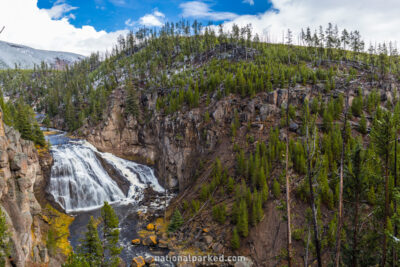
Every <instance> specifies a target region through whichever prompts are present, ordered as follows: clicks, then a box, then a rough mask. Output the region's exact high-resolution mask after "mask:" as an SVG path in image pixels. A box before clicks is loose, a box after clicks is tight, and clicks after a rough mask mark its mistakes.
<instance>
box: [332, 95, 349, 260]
mask: <svg viewBox="0 0 400 267" xmlns="http://www.w3.org/2000/svg"><path fill="white" fill-rule="evenodd" d="M348 108H349V93H348V91H347V96H346V110H345V114H344V123H343V129H342V140H343V142H342V153H341V156H340V181H339V203H338V205H339V207H338V224H337V231H336V256H335V266H336V267H339V265H340V243H341V239H340V236H341V235H340V233H341V232H342V218H343V165H344V150H345V148H346V124H347V112H348Z"/></svg>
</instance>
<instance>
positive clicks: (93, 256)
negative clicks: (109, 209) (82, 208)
mask: <svg viewBox="0 0 400 267" xmlns="http://www.w3.org/2000/svg"><path fill="white" fill-rule="evenodd" d="M78 251H79V255H82V256H83V257H84V258H85V259H86V261H87V263H89V265H90V266H91V267H98V266H101V264H102V259H103V247H102V244H101V241H100V237H99V233H98V231H97V222H96V221H95V219H94V218H93V216H92V217H90V220H89V223H88V225H87V231H86V233H85V238H84V239H83V240H82V243H81V245H80V246H79V247H78Z"/></svg>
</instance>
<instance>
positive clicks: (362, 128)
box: [358, 114, 367, 134]
mask: <svg viewBox="0 0 400 267" xmlns="http://www.w3.org/2000/svg"><path fill="white" fill-rule="evenodd" d="M358 131H359V132H360V133H362V134H366V133H367V119H366V118H365V115H364V114H362V115H361V119H360V122H359V126H358Z"/></svg>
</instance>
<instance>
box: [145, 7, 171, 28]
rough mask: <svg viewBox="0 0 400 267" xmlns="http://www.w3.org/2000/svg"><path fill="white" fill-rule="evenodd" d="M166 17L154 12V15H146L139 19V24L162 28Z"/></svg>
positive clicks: (156, 11)
mask: <svg viewBox="0 0 400 267" xmlns="http://www.w3.org/2000/svg"><path fill="white" fill-rule="evenodd" d="M164 18H165V15H164V14H163V13H161V12H160V11H158V10H154V11H153V13H152V14H146V15H144V16H143V17H141V18H140V19H139V24H141V25H143V26H148V27H160V26H162V25H163V24H164V23H163V19H164Z"/></svg>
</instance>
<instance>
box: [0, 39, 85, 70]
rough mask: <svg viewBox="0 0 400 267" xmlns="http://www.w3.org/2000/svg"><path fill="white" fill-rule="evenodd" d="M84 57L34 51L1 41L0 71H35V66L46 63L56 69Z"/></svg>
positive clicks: (72, 54)
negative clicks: (15, 68)
mask: <svg viewBox="0 0 400 267" xmlns="http://www.w3.org/2000/svg"><path fill="white" fill-rule="evenodd" d="M83 58H84V56H82V55H78V54H74V53H68V52H56V51H47V50H39V49H34V48H31V47H28V46H24V45H18V44H12V43H7V42H3V41H0V69H9V68H14V67H15V65H18V66H19V68H21V69H33V67H34V65H40V64H41V63H42V62H46V63H47V64H48V65H50V66H52V67H53V68H55V69H63V68H64V67H65V66H66V65H69V64H71V63H74V62H76V61H79V60H81V59H83Z"/></svg>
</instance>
